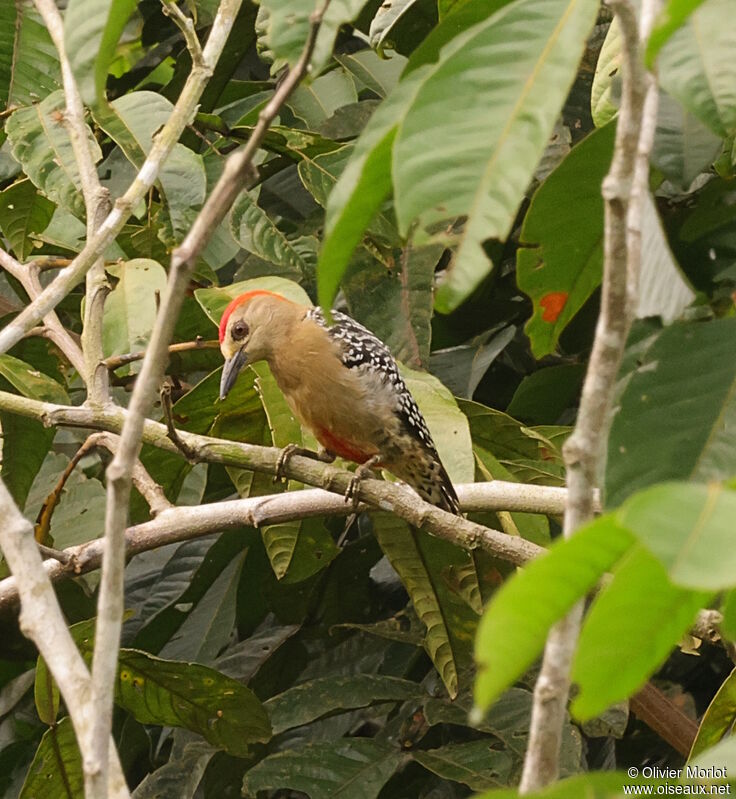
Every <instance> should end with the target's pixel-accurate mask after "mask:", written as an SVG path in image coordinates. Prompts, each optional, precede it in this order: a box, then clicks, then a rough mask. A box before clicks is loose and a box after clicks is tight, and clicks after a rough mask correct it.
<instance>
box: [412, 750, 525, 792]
mask: <svg viewBox="0 0 736 799" xmlns="http://www.w3.org/2000/svg"><path fill="white" fill-rule="evenodd" d="M496 746H497V745H496V741H495V740H493V739H489V738H486V739H485V740H481V741H466V742H465V743H453V744H447V745H446V746H442V747H440V748H439V749H424V750H419V749H417V750H416V751H415V752H414V755H413V756H414V760H416V761H417V762H418V763H421V764H422V765H423V766H424V768H426V769H429V771H431V772H433V773H434V774H436V775H437V776H438V777H441V778H442V779H443V780H452V781H453V782H462V783H464V784H465V785H467V786H468V787H469V788H472V789H473V790H474V791H483V790H485V789H487V788H494V787H498V786H501V785H508V784H509V782H510V779H511V767H512V763H513V760H512V758H511V755H510V754H509V753H508V752H505V751H503V750H499V749H497V748H496Z"/></svg>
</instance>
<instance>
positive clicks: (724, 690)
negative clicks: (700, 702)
mask: <svg viewBox="0 0 736 799" xmlns="http://www.w3.org/2000/svg"><path fill="white" fill-rule="evenodd" d="M734 718H736V669H734V670H733V671H732V672H731V673H730V674H729V675H728V677H726V679H725V680H724V681H723V683H722V684H721V687H720V688H719V689H718V691H717V692H716V695H715V696H714V697H713V699H711V702H710V704H709V705H708V709H707V710H706V711H705V714H704V716H703V718H702V719H701V720H700V726H699V727H698V734H697V736H696V738H695V741H694V742H693V746H692V749H691V750H690V757H689V760H690V761H693V760H696V759H697V758H698V757H699V755H701V754H702V753H703V752H705V751H706V750H708V749H710V747H711V746H715V745H716V744H717V743H718V742H719V741H721V740H722V739H723V738H725V737H726V736H727V735H729V733H730V732H731V730H732V727H733V721H734Z"/></svg>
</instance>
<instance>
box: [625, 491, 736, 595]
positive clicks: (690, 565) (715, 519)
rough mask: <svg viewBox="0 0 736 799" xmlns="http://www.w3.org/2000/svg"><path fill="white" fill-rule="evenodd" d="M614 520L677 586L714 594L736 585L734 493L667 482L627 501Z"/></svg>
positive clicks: (735, 498) (735, 496) (640, 492)
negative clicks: (643, 548) (640, 545)
mask: <svg viewBox="0 0 736 799" xmlns="http://www.w3.org/2000/svg"><path fill="white" fill-rule="evenodd" d="M616 518H617V519H618V521H619V523H620V524H622V525H623V526H625V527H626V528H627V529H628V530H630V531H631V532H632V533H633V534H634V535H635V536H636V537H637V538H638V539H639V540H640V541H641V542H642V543H643V544H644V546H646V547H647V548H648V549H649V550H650V551H651V552H653V553H654V555H656V556H657V558H659V560H660V561H661V563H662V564H664V566H665V568H666V569H667V571H668V573H669V576H670V579H671V580H672V581H673V582H675V583H677V584H678V585H682V586H686V587H688V588H693V589H702V590H713V591H716V590H720V589H725V588H732V587H734V585H735V584H736V576H735V575H736V572H735V571H734V570H735V569H736V552H734V549H733V547H732V546H731V545H730V542H731V540H732V535H733V520H734V518H736V491H729V490H728V489H726V488H724V487H723V486H722V485H720V484H718V483H709V484H708V485H702V484H697V483H663V484H661V485H656V486H652V487H651V488H646V489H644V490H643V491H639V492H637V493H636V494H634V495H633V496H632V497H629V499H628V500H627V501H626V502H625V503H624V505H623V506H622V507H621V508H620V509H619V510H618V511H617V513H616Z"/></svg>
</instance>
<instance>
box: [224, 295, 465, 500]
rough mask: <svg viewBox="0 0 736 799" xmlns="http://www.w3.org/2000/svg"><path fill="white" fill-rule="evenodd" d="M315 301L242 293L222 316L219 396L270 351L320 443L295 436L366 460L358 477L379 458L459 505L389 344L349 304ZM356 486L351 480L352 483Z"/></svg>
mask: <svg viewBox="0 0 736 799" xmlns="http://www.w3.org/2000/svg"><path fill="white" fill-rule="evenodd" d="M332 320H333V321H332V323H331V324H328V323H327V321H326V319H325V314H324V312H323V311H322V309H321V308H307V307H304V306H302V305H298V304H297V303H294V302H291V301H290V300H288V299H286V298H284V297H282V296H281V295H279V294H274V293H273V292H270V291H261V290H259V291H249V292H246V293H245V294H241V295H240V296H239V297H236V298H235V299H234V300H233V301H232V302H231V303H230V304H229V305H228V306H227V308H226V309H225V312H224V313H223V315H222V319H221V321H220V350H221V352H222V354H223V357H224V358H225V365H224V368H223V371H222V379H221V380H220V399H224V398H225V397H226V396H227V394H228V392H229V391H230V389H231V388H232V387H233V385H234V383H235V380H236V378H237V376H238V373H239V372H240V370H241V369H242V368H243V366H245V364H247V363H255V362H256V361H266V363H268V365H269V367H270V369H271V373H272V374H273V376H274V378H275V380H276V383H277V384H278V386H279V388H280V389H281V391H282V392H283V394H284V397H285V398H286V401H287V403H288V404H289V407H290V408H291V410H292V412H293V413H294V414H295V416H296V417H297V418H298V419H299V421H300V422H301V423H302V424H303V425H305V426H306V427H307V428H309V429H310V430H311V431H312V432H313V433H314V435H315V437H316V438H317V441H319V443H320V445H321V446H322V448H323V449H322V450H321V451H320V452H319V453H315V452H312V451H310V450H303V449H301V448H300V447H296V446H290V447H287V448H286V449H285V450H284V453H283V455H282V458H283V459H284V460H282V461H280V465H281V466H283V463H284V462H285V459H286V458H288V457H289V456H290V455H292V454H295V453H299V454H302V455H308V456H309V457H314V458H317V459H319V460H322V461H325V462H331V461H332V460H334V459H335V457H336V456H337V455H339V456H340V457H341V458H345V459H346V460H349V461H353V462H355V463H357V464H359V468H358V470H357V471H356V475H357V479H358V480H359V479H360V478H361V477H363V476H365V474H366V473H367V472H368V470H369V469H370V468H371V467H372V466H380V467H381V468H385V469H387V470H388V471H390V472H392V473H393V474H394V475H396V477H398V478H399V479H400V480H403V481H404V482H405V483H408V484H409V485H410V486H411V487H412V488H413V489H414V490H415V491H416V492H417V493H418V494H419V496H420V497H422V498H423V499H425V500H426V501H427V502H431V503H432V504H433V505H437V506H438V507H440V508H443V509H444V510H447V511H450V512H451V513H456V514H457V513H459V512H460V511H459V507H458V500H457V495H456V493H455V489H454V488H453V486H452V482H451V481H450V478H449V476H448V474H447V471H446V470H445V467H444V466H443V465H442V461H441V460H440V457H439V455H438V454H437V449H436V447H435V445H434V442H433V441H432V436H431V434H430V432H429V428H428V427H427V423H426V422H425V421H424V417H423V416H422V413H421V411H420V410H419V408H418V407H417V404H416V402H415V401H414V397H412V395H411V393H410V392H409V389H408V388H407V387H406V384H405V383H404V381H403V380H402V378H401V375H400V374H399V369H398V367H397V365H396V361H394V359H393V357H392V356H391V352H390V351H389V349H388V347H387V346H386V345H385V344H384V343H383V342H382V341H380V340H379V339H378V338H376V336H374V335H373V333H371V332H370V331H369V330H368V329H367V328H365V327H363V326H362V325H360V324H358V323H357V322H356V321H354V320H353V319H351V318H350V317H349V316H346V315H345V314H342V313H339V312H338V311H333V312H332ZM354 488H355V486H353V490H354Z"/></svg>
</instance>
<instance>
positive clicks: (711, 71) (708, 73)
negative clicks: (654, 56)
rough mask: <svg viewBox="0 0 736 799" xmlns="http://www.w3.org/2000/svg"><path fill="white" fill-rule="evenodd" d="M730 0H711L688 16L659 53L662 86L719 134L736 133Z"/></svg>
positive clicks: (735, 35) (734, 43)
mask: <svg viewBox="0 0 736 799" xmlns="http://www.w3.org/2000/svg"><path fill="white" fill-rule="evenodd" d="M732 11H733V7H732V5H731V3H730V1H729V0H709V2H708V3H703V4H702V5H701V6H700V7H699V8H697V9H696V10H695V11H693V13H692V14H691V15H690V16H689V17H688V18H687V21H686V22H685V23H684V24H683V25H682V26H681V27H679V28H678V29H677V30H676V31H675V32H674V33H673V34H672V36H671V38H670V39H669V41H668V42H667V44H666V45H665V46H664V47H663V48H662V49H661V50H660V53H659V70H658V71H659V75H660V82H661V85H662V88H663V89H664V90H665V91H666V92H667V93H668V94H670V95H671V96H672V97H674V98H675V99H677V100H679V101H680V102H681V103H682V104H683V106H685V108H687V109H688V111H690V112H691V113H692V114H694V115H695V116H696V117H698V119H700V121H701V122H703V123H704V124H705V125H707V126H708V127H709V128H710V129H711V130H712V131H713V132H714V133H716V134H717V135H718V136H729V135H733V134H734V133H736V65H734V63H733V59H732V58H729V57H728V54H729V53H733V51H734V48H736V28H734V26H733V25H727V24H724V21H725V20H727V19H729V14H731V12H732Z"/></svg>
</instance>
